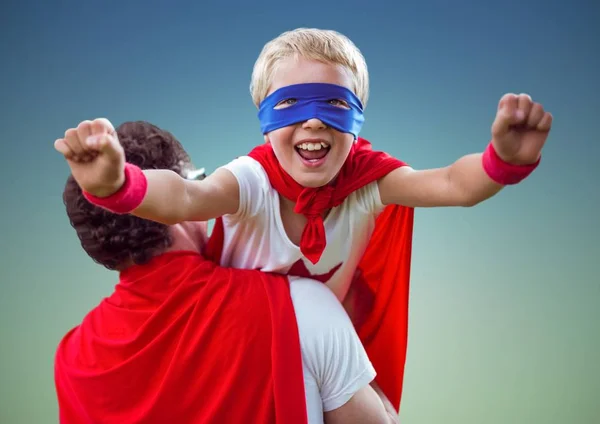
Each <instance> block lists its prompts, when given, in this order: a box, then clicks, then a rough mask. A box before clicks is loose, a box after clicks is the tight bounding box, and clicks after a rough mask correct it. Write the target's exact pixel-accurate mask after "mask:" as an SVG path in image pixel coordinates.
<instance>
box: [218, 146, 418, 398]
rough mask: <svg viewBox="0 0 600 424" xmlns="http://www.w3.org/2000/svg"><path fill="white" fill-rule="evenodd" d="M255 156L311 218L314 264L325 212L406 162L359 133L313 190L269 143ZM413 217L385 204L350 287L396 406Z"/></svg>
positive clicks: (306, 247) (309, 252) (309, 244)
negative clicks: (334, 173)
mask: <svg viewBox="0 0 600 424" xmlns="http://www.w3.org/2000/svg"><path fill="white" fill-rule="evenodd" d="M250 156H251V157H252V158H254V159H255V160H257V161H258V162H259V163H260V164H261V165H262V166H263V167H264V169H265V170H266V172H267V174H268V176H269V180H270V182H271V185H272V186H273V187H274V188H275V189H276V190H277V191H278V192H279V193H280V194H281V195H282V196H284V197H287V198H288V199H290V200H292V201H296V202H297V204H296V207H295V211H296V213H303V214H305V215H306V216H307V217H308V219H309V222H308V224H307V227H306V228H305V230H304V232H303V234H302V241H301V249H302V252H303V254H304V255H305V256H306V257H307V258H308V259H309V260H311V261H312V262H313V263H315V262H317V261H318V259H319V258H320V256H321V253H322V251H323V249H324V248H325V244H326V240H325V231H324V228H323V219H322V215H321V214H322V213H323V212H325V211H326V210H327V209H329V208H331V207H334V206H337V205H339V204H340V203H342V202H343V201H344V199H345V198H346V197H347V196H348V195H349V194H350V193H352V192H353V191H355V190H357V189H359V188H361V187H363V186H365V185H367V184H369V183H371V182H373V181H375V180H378V179H379V178H381V177H383V176H385V175H386V174H388V173H389V172H391V171H392V170H394V169H396V168H398V167H401V166H404V165H405V164H404V163H403V162H401V161H399V160H397V159H395V158H393V157H391V156H389V155H388V154H386V153H383V152H377V151H373V150H372V147H371V144H370V143H369V142H368V141H367V140H365V139H362V138H359V139H358V140H357V142H356V143H355V145H354V147H353V148H352V150H351V152H350V155H349V157H348V160H347V161H346V162H345V163H344V165H343V167H342V169H341V171H340V174H339V176H338V177H337V178H336V181H335V183H334V185H332V186H328V187H323V188H318V189H312V188H303V187H302V186H300V185H299V184H298V183H296V182H295V181H294V180H293V179H292V177H290V176H289V175H288V174H287V173H286V172H285V171H284V170H283V169H282V168H281V166H280V165H279V162H278V161H277V158H276V157H275V154H274V153H273V149H272V147H271V145H270V144H263V145H261V146H259V147H257V148H255V149H254V150H252V152H251V153H250ZM413 217H414V210H413V209H412V208H407V207H404V206H395V205H392V206H388V207H386V208H385V209H384V211H383V212H382V213H381V214H380V216H379V217H378V218H377V221H376V226H375V230H374V233H373V236H372V237H371V240H370V241H369V245H368V247H367V249H366V252H365V254H364V256H363V258H362V260H361V262H360V264H359V267H358V273H357V275H358V278H356V279H355V281H354V282H353V283H352V285H351V289H350V291H351V292H354V293H355V294H356V296H357V302H358V303H357V308H356V309H357V310H360V311H361V312H360V313H361V314H363V315H364V316H363V317H362V319H360V324H358V325H357V331H358V334H359V336H360V338H361V340H362V342H363V344H364V346H365V348H366V350H367V353H368V354H369V357H370V359H371V361H372V363H373V365H374V367H375V369H376V371H377V373H378V376H377V382H378V384H379V386H380V387H381V389H382V391H383V392H384V393H385V395H386V396H387V397H388V398H389V400H390V402H392V404H393V405H394V407H395V408H396V409H399V407H400V398H401V394H402V382H403V377H404V364H405V358H406V347H407V328H408V292H409V279H410V260H411V248H412V231H413ZM212 248H213V250H215V246H212ZM365 309H366V310H365ZM355 323H356V321H355Z"/></svg>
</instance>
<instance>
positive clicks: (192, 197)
mask: <svg viewBox="0 0 600 424" xmlns="http://www.w3.org/2000/svg"><path fill="white" fill-rule="evenodd" d="M144 175H145V176H146V179H147V181H148V188H147V191H146V195H145V196H144V200H143V201H142V203H141V204H140V205H139V206H138V207H137V208H136V209H134V210H133V211H132V214H133V215H135V216H138V217H140V218H145V219H149V220H152V221H156V222H161V223H163V224H167V225H174V224H178V223H180V222H184V221H208V220H209V219H214V218H217V217H220V216H223V215H227V214H233V213H235V212H237V210H238V208H239V198H240V196H239V185H238V182H237V179H236V178H235V176H234V175H233V174H232V173H231V172H230V171H228V170H226V169H218V170H217V171H216V172H214V173H213V174H211V175H209V176H208V177H207V178H205V179H204V180H202V181H195V180H186V179H185V178H183V177H181V176H180V175H178V174H177V173H175V172H173V171H169V170H145V171H144Z"/></svg>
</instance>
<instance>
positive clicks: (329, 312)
mask: <svg viewBox="0 0 600 424" xmlns="http://www.w3.org/2000/svg"><path fill="white" fill-rule="evenodd" d="M290 292H291V297H292V302H293V304H294V310H295V313H296V321H297V322H298V333H299V336H300V349H301V351H302V373H303V376H304V392H305V396H306V407H307V413H308V423H309V424H323V411H332V410H334V409H337V408H339V407H340V406H342V405H344V404H345V403H346V402H348V401H349V400H350V398H351V397H352V396H353V395H354V394H355V393H356V392H357V391H358V390H360V389H361V388H363V387H365V386H367V385H368V384H369V383H370V382H371V381H373V379H374V378H375V375H376V373H375V369H374V368H373V366H372V365H371V362H370V361H369V357H368V356H367V353H366V352H365V349H364V347H363V345H362V343H361V341H360V339H359V338H358V335H357V334H356V330H355V329H354V326H353V325H352V322H351V321H350V318H349V317H348V314H347V313H346V311H345V310H344V308H343V307H342V305H341V303H340V302H339V301H338V300H337V299H336V297H335V296H334V294H333V293H332V292H331V290H329V289H327V287H325V286H324V285H323V284H322V283H320V282H319V281H316V280H311V279H308V278H295V277H290Z"/></svg>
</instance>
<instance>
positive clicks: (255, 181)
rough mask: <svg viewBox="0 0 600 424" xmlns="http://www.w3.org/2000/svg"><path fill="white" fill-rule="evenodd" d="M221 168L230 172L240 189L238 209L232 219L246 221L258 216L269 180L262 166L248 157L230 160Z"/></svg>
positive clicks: (263, 202) (231, 216)
mask: <svg viewBox="0 0 600 424" xmlns="http://www.w3.org/2000/svg"><path fill="white" fill-rule="evenodd" d="M222 168H224V169H227V170H228V171H230V172H231V173H232V174H233V175H234V176H235V178H236V179H237V182H238V185H239V187H240V207H239V209H238V211H237V212H236V213H235V214H233V215H230V218H232V219H238V220H241V219H248V218H251V217H253V216H255V215H256V214H258V213H259V212H260V211H261V210H262V209H263V208H264V204H265V198H266V196H267V193H268V192H269V187H270V185H269V179H268V177H267V174H266V173H265V171H264V169H263V168H262V166H261V165H260V164H259V163H258V162H257V161H255V160H254V159H252V158H250V157H248V156H241V157H239V158H237V159H234V160H232V161H231V162H229V163H228V164H227V165H224V166H223V167H222Z"/></svg>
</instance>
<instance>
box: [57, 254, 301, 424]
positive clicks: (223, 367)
mask: <svg viewBox="0 0 600 424" xmlns="http://www.w3.org/2000/svg"><path fill="white" fill-rule="evenodd" d="M55 384H56V391H57V395H58V406H59V415H60V422H61V423H63V424H67V423H68V424H80V423H86V424H87V423H90V424H91V423H103V424H126V423H127V424H133V423H149V424H165V423H177V424H199V423H203V424H204V423H206V424H223V423H232V424H239V423H249V422H252V423H267V424H268V423H281V424H306V422H307V418H306V404H305V397H304V385H303V384H304V383H303V378H302V362H301V353H300V343H299V338H298V331H297V326H296V319H295V315H294V310H293V306H292V303H291V298H290V294H289V284H288V282H287V279H286V278H285V277H283V276H276V275H272V274H267V273H262V272H259V271H250V270H234V269H225V268H221V267H218V266H216V265H215V264H214V263H213V262H210V261H208V260H206V259H204V258H203V257H202V256H201V255H199V254H197V253H193V252H170V253H165V254H163V255H161V256H158V257H155V258H154V259H152V261H151V262H150V263H149V264H146V265H141V266H138V265H136V266H133V267H131V268H129V269H127V270H125V271H124V272H122V273H121V276H120V281H119V283H118V284H117V286H116V287H115V291H114V293H113V294H112V295H111V296H109V297H108V298H106V299H104V300H103V301H102V302H101V303H100V304H99V305H98V306H97V307H96V308H94V309H93V310H92V311H91V312H90V313H89V314H87V316H86V317H85V318H84V320H83V322H82V323H81V324H80V325H79V326H77V327H75V328H74V329H72V330H71V331H70V332H69V333H67V335H66V336H65V337H64V338H63V339H62V340H61V342H60V344H59V346H58V350H57V353H56V357H55Z"/></svg>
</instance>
